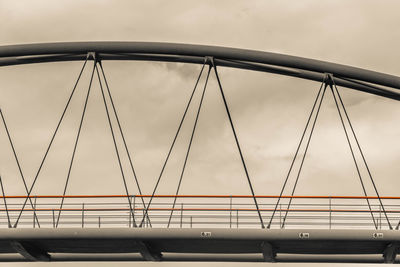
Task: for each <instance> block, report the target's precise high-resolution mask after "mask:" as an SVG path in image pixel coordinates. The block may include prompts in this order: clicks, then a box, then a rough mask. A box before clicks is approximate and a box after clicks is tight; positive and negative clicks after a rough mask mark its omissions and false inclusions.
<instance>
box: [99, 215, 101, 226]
mask: <svg viewBox="0 0 400 267" xmlns="http://www.w3.org/2000/svg"><path fill="white" fill-rule="evenodd" d="M100 226H101V219H100V216H99V228H100Z"/></svg>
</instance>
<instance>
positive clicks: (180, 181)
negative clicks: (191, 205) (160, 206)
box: [167, 67, 211, 228]
mask: <svg viewBox="0 0 400 267" xmlns="http://www.w3.org/2000/svg"><path fill="white" fill-rule="evenodd" d="M210 72H211V67H209V68H208V72H207V77H206V81H205V83H204V89H203V92H202V94H201V99H200V103H199V107H198V109H197V114H196V119H195V121H194V125H193V130H192V135H191V136H190V141H189V146H188V149H187V151H186V156H185V161H184V163H183V167H182V172H181V176H180V178H179V183H178V187H177V188H176V192H175V197H174V203H173V204H172V209H171V214H170V215H169V219H168V225H167V228H169V226H170V224H171V219H172V215H173V213H174V208H175V204H176V199H177V197H178V194H179V189H180V188H181V183H182V178H183V174H184V173H185V169H186V163H187V160H188V157H189V153H190V149H191V147H192V143H193V137H194V133H195V131H196V127H197V122H198V120H199V115H200V110H201V106H202V104H203V100H204V95H205V93H206V88H207V83H208V78H209V77H210Z"/></svg>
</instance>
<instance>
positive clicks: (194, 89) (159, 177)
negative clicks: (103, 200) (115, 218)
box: [139, 59, 207, 227]
mask: <svg viewBox="0 0 400 267" xmlns="http://www.w3.org/2000/svg"><path fill="white" fill-rule="evenodd" d="M206 60H207V59H205V60H204V63H203V66H202V67H201V70H200V73H199V76H198V77H197V80H196V83H195V85H194V88H193V91H192V94H191V95H190V98H189V101H188V103H187V104H186V107H185V111H184V112H183V116H182V119H181V121H180V123H179V126H178V130H177V131H176V134H175V137H174V139H173V141H172V144H171V146H170V148H169V151H168V153H167V156H166V158H165V161H164V164H163V166H162V168H161V172H160V175H159V176H158V179H157V182H156V185H155V186H154V189H153V193H152V194H151V197H150V200H149V203H148V204H147V208H146V210H145V212H144V215H143V219H142V221H141V222H140V225H139V227H142V225H143V222H144V219H145V217H146V216H147V214H148V211H149V208H150V205H151V202H152V200H153V198H154V194H155V193H156V190H157V187H158V185H159V183H160V180H161V177H162V175H163V173H164V170H165V166H166V165H167V162H168V159H169V157H170V155H171V152H172V149H173V148H174V145H175V142H176V139H177V138H178V135H179V132H180V130H181V128H182V124H183V121H184V120H185V117H186V114H187V111H188V109H189V106H190V103H192V99H193V95H194V93H195V92H196V88H197V85H198V83H199V81H200V78H201V74H202V73H203V70H204V66H205V64H206Z"/></svg>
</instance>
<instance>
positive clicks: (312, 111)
mask: <svg viewBox="0 0 400 267" xmlns="http://www.w3.org/2000/svg"><path fill="white" fill-rule="evenodd" d="M325 78H326V76H324V79H323V80H322V83H321V86H320V87H319V90H318V94H317V97H316V98H315V101H314V104H313V107H312V109H311V112H310V115H309V116H308V120H307V123H306V127H304V131H303V134H302V135H301V138H300V142H299V144H298V146H297V149H296V153H295V154H294V157H293V160H292V163H291V164H290V167H289V171H288V173H287V175H286V179H285V182H284V183H283V186H282V189H281V192H280V194H279V197H278V200H277V202H276V204H275V207H274V211H273V212H272V215H271V219H270V220H269V223H268V226H267V229H270V228H271V224H272V220H273V219H274V215H275V213H276V210H277V209H278V205H279V203H280V201H281V198H282V195H283V192H284V190H285V187H286V184H287V182H288V180H289V176H290V173H291V172H292V168H293V165H294V163H295V161H296V158H297V155H298V153H299V150H300V147H301V144H302V143H303V139H304V136H305V134H306V132H307V129H308V125H309V124H310V121H311V117H312V115H313V114H314V110H315V106H316V104H317V102H318V99H319V96H320V95H321V91H322V87H323V86H324V84H325Z"/></svg>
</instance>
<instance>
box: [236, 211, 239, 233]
mask: <svg viewBox="0 0 400 267" xmlns="http://www.w3.org/2000/svg"><path fill="white" fill-rule="evenodd" d="M236 228H239V210H238V209H237V210H236Z"/></svg>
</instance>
